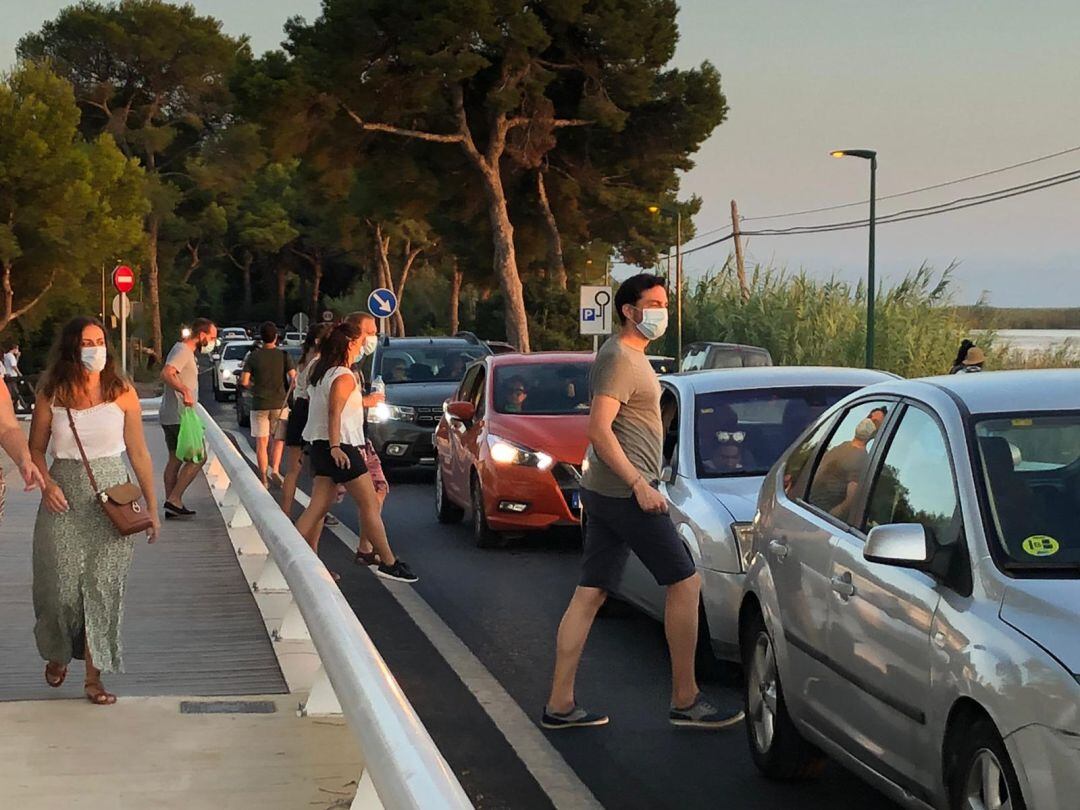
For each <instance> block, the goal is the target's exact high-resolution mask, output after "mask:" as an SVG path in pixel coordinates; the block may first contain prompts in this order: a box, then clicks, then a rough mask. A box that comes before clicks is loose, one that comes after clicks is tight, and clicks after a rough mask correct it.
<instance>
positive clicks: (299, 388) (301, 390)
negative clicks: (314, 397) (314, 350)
mask: <svg viewBox="0 0 1080 810" xmlns="http://www.w3.org/2000/svg"><path fill="white" fill-rule="evenodd" d="M318 362H319V355H317V354H313V355H312V356H311V359H310V360H309V361H308V362H307V363H305V364H304V366H303V368H301V369H300V370H299V371H297V372H296V386H295V387H294V388H293V397H294V398H296V399H307V398H308V377H310V376H311V372H312V370H314V368H315V364H316V363H318Z"/></svg>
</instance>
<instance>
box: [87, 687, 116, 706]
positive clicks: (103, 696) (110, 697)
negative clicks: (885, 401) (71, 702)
mask: <svg viewBox="0 0 1080 810" xmlns="http://www.w3.org/2000/svg"><path fill="white" fill-rule="evenodd" d="M83 693H84V694H85V695H86V699H87V700H89V701H90V702H91V703H93V704H94V705H95V706H111V705H113V704H114V703H116V695H114V694H112V693H111V692H106V691H105V687H104V686H103V685H102V683H101V681H87V682H86V684H85V685H84V686H83Z"/></svg>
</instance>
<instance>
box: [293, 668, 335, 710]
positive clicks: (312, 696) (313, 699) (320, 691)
mask: <svg viewBox="0 0 1080 810" xmlns="http://www.w3.org/2000/svg"><path fill="white" fill-rule="evenodd" d="M302 713H303V715H304V716H305V717H328V716H333V715H338V714H341V703H340V702H339V701H338V697H337V695H336V694H335V693H334V687H333V686H331V685H330V676H329V675H327V674H326V668H325V667H319V674H318V675H316V676H315V683H314V684H312V686H311V692H310V693H309V694H308V699H307V700H306V701H304V708H303V709H302Z"/></svg>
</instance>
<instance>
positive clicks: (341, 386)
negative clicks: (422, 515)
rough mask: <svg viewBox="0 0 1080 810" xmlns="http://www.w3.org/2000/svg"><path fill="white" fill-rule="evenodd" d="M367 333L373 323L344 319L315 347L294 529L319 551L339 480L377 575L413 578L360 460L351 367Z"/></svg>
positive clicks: (360, 422) (360, 406) (359, 420)
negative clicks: (305, 466) (304, 502)
mask: <svg viewBox="0 0 1080 810" xmlns="http://www.w3.org/2000/svg"><path fill="white" fill-rule="evenodd" d="M369 334H370V335H375V323H374V321H370V322H367V321H365V322H364V324H363V326H361V327H360V328H357V327H355V326H352V325H350V324H347V323H342V324H338V325H337V326H335V327H334V328H333V329H331V330H330V332H329V334H327V336H326V337H325V338H323V341H322V343H321V344H320V345H319V360H318V362H316V363H315V367H314V368H313V369H312V370H311V374H310V376H309V378H308V379H309V384H308V401H309V405H308V420H307V426H306V427H305V428H304V440H305V441H308V442H310V443H311V450H310V454H311V467H312V471H313V472H314V475H315V484H314V487H313V488H312V493H311V502H310V503H309V504H308V507H307V509H305V510H304V514H302V515H301V516H300V519H299V520H298V521H297V522H296V528H297V530H298V531H299V532H300V534H301V535H303V537H304V538H305V539H306V540H307V541H308V543H309V544H310V545H311V547H312V548H313V549H315V550H316V551H318V547H319V535H320V534H321V531H320V529H321V526H322V521H323V518H325V516H326V513H327V512H328V511H329V510H330V507H331V505H333V503H334V500H335V499H336V497H337V486H338V484H342V485H344V486H345V490H346V492H347V493H348V494H349V495H350V496H351V497H352V499H353V500H354V501H356V505H357V508H358V509H359V511H360V522H361V525H362V526H363V529H364V534H365V536H366V537H367V538H368V539H370V540H371V544H372V545H373V546H374V548H375V552H376V553H377V554H378V557H379V565H378V567H377V568H376V569H375V573H376V574H378V575H379V576H381V577H384V578H386V579H396V580H398V581H400V582H416V581H417V579H418V577H417V576H416V574H414V573H413V572H412V571H411V570H410V569H409V566H408V565H406V564H405V562H404V561H403V560H400V559H398V558H397V557H396V556H394V552H393V551H392V550H391V549H390V542H389V541H388V540H387V538H386V528H385V527H384V526H383V522H382V517H381V516H380V514H379V499H378V497H377V496H376V494H375V487H374V485H373V484H372V483H371V475H370V474H369V473H368V469H367V464H366V463H365V461H364V453H363V447H364V397H363V395H362V394H361V392H360V387H359V386H358V385H357V382H356V377H355V376H353V373H352V371H351V370H350V366H351V365H352V363H353V362H354V360H355V358H356V357H357V355H359V354H360V352H361V351H362V350H363V346H364V341H365V339H367V337H368V336H369ZM334 576H335V579H337V578H339V577H338V576H337V575H336V574H335V575H334Z"/></svg>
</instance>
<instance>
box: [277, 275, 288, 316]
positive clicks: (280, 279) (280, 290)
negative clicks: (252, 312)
mask: <svg viewBox="0 0 1080 810" xmlns="http://www.w3.org/2000/svg"><path fill="white" fill-rule="evenodd" d="M288 282H289V273H288V271H287V270H286V269H285V263H284V262H281V261H279V262H278V268H277V322H278V323H285V288H286V287H287V286H288Z"/></svg>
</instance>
